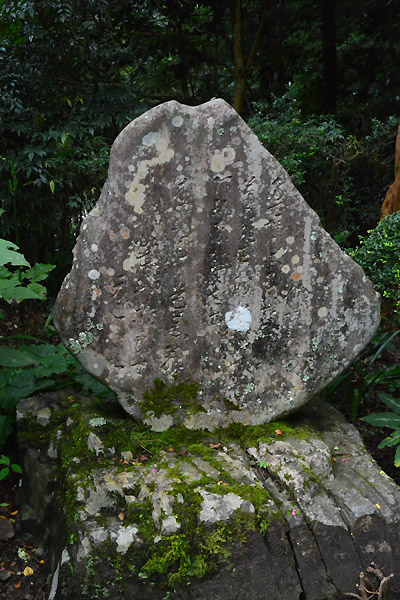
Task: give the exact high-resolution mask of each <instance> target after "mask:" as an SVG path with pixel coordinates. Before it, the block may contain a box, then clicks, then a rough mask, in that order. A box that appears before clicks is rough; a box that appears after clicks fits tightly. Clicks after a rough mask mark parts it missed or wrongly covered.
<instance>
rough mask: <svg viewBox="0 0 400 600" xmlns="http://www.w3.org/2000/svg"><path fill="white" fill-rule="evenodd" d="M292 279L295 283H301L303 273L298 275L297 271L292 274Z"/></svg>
mask: <svg viewBox="0 0 400 600" xmlns="http://www.w3.org/2000/svg"><path fill="white" fill-rule="evenodd" d="M292 279H293V281H300V279H301V273H298V272H297V271H295V272H294V273H292Z"/></svg>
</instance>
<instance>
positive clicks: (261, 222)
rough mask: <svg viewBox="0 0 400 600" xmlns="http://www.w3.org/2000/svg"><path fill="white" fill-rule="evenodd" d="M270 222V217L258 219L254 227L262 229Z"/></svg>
mask: <svg viewBox="0 0 400 600" xmlns="http://www.w3.org/2000/svg"><path fill="white" fill-rule="evenodd" d="M268 224H269V220H268V219H259V220H258V221H255V222H254V223H253V227H255V229H262V228H263V227H266V226H267V225H268Z"/></svg>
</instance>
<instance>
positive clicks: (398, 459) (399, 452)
mask: <svg viewBox="0 0 400 600" xmlns="http://www.w3.org/2000/svg"><path fill="white" fill-rule="evenodd" d="M394 466H395V467H400V446H397V448H396V454H395V455H394Z"/></svg>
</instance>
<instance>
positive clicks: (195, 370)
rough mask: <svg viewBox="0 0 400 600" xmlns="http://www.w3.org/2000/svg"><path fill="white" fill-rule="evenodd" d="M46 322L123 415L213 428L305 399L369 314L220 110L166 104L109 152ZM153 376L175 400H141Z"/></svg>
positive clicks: (286, 190)
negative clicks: (192, 388) (114, 397)
mask: <svg viewBox="0 0 400 600" xmlns="http://www.w3.org/2000/svg"><path fill="white" fill-rule="evenodd" d="M54 318H55V323H56V325H57V327H58V329H59V331H60V333H61V336H62V338H63V339H64V341H65V342H66V345H67V347H68V348H69V349H70V351H71V352H73V353H74V354H76V356H77V358H78V359H79V360H80V361H81V362H82V364H83V365H84V366H85V367H86V369H87V370H88V371H89V372H90V373H92V374H93V375H94V376H95V377H97V378H98V379H100V380H101V381H102V382H104V383H106V384H107V385H109V386H110V387H111V388H112V389H114V390H115V391H116V392H117V393H118V394H119V398H120V402H121V403H122V404H123V406H124V408H125V409H126V410H127V411H128V412H129V413H131V414H133V415H134V416H137V417H139V418H143V419H144V420H145V421H146V422H147V423H149V424H150V425H151V426H152V427H153V428H154V429H159V430H162V429H165V428H166V427H168V426H170V425H172V424H173V423H174V422H175V423H176V422H183V423H184V424H185V425H186V426H187V427H190V428H208V429H214V428H215V427H216V426H224V425H226V424H228V423H229V422H240V423H245V424H258V423H261V422H265V421H269V420H271V419H273V418H275V417H276V416H279V415H285V414H288V413H290V412H293V411H294V410H295V409H296V408H298V407H300V406H301V405H303V404H304V403H305V402H307V401H308V400H309V398H310V397H311V396H312V395H313V394H315V393H316V392H318V391H319V390H321V389H322V388H323V387H325V386H326V385H327V384H328V383H329V382H330V381H331V380H332V379H333V378H334V377H335V376H336V375H337V374H338V373H339V372H340V371H342V370H343V369H344V368H345V367H346V366H347V365H348V364H349V363H350V362H351V361H352V360H353V359H354V358H355V356H356V355H357V354H358V353H359V352H360V350H361V349H362V348H363V347H364V345H365V344H366V343H367V342H368V340H369V339H370V337H371V336H372V335H373V333H374V331H375V329H376V327H377V325H378V322H379V301H378V295H377V294H376V293H375V292H374V290H373V287H372V284H371V283H370V282H369V281H368V280H367V279H366V277H365V275H364V273H363V271H362V269H361V268H360V267H359V266H358V265H356V264H355V263H354V262H353V261H352V260H351V259H350V258H349V257H348V256H347V255H346V254H344V253H343V252H342V251H341V250H340V249H339V247H338V246H337V245H336V244H335V242H334V241H333V240H332V239H331V238H330V236H329V235H328V234H327V233H326V232H325V231H324V230H323V229H322V228H321V225H320V222H319V218H318V217H317V215H316V214H315V213H314V212H313V211H312V210H311V209H310V208H309V207H308V205H307V204H306V203H305V202H304V200H303V199H302V197H301V196H300V194H299V192H298V191H297V190H296V189H295V187H294V186H293V184H292V183H291V181H290V179H289V177H288V175H287V173H286V172H285V171H284V169H283V168H282V167H281V166H280V165H279V163H278V162H277V161H276V160H275V159H274V158H273V157H272V156H271V155H270V154H269V153H268V152H267V150H265V149H264V148H263V147H262V145H261V144H260V142H259V140H258V139H257V137H256V136H255V135H254V134H253V133H252V131H251V130H250V129H249V128H248V127H247V125H246V124H245V123H244V121H243V120H242V119H241V118H240V117H239V116H238V115H237V114H236V112H235V111H234V110H233V109H232V108H231V107H230V106H229V105H228V104H227V103H226V102H224V101H223V100H214V101H211V102H208V103H207V104H203V105H201V106H198V107H189V106H184V105H181V104H178V103H177V102H174V101H171V102H167V103H165V104H162V105H160V106H157V107H156V108H154V109H152V110H150V111H149V112H147V113H146V114H144V115H142V116H141V117H140V118H138V119H136V120H135V121H133V122H132V123H131V124H130V125H128V126H127V127H126V128H125V129H124V130H123V131H122V133H121V134H120V135H119V136H118V138H117V139H116V141H115V143H114V145H113V148H112V151H111V159H110V168H109V174H108V179H107V181H106V184H105V186H104V188H103V191H102V194H101V197H100V200H99V202H98V204H97V205H96V206H95V208H94V209H93V210H92V211H91V212H90V213H89V215H88V216H87V217H86V219H85V220H84V222H83V224H82V227H81V232H80V235H79V238H78V241H77V244H76V247H75V250H74V263H73V267H72V270H71V273H70V274H69V275H68V276H67V278H66V280H65V282H64V284H63V287H62V290H61V292H60V294H59V297H58V299H57V303H56V307H55V314H54ZM156 379H160V380H162V381H163V382H165V383H166V384H169V385H172V384H174V383H175V387H174V388H173V391H174V392H176V394H177V395H176V401H175V402H172V403H171V402H170V403H169V404H168V402H166V401H165V398H166V394H165V390H163V389H162V387H160V385H159V386H158V393H159V396H160V398H161V399H162V398H164V403H162V402H161V401H160V402H157V398H156V396H155V395H154V394H153V400H154V399H155V400H154V401H153V402H150V401H149V396H148V395H147V396H146V398H147V399H144V398H143V393H144V392H145V391H146V390H148V389H149V388H151V387H152V386H153V384H154V381H155V380H156ZM188 381H193V382H195V383H197V384H198V386H199V395H198V398H197V399H196V398H195V395H194V394H193V393H191V394H186V395H185V393H184V391H183V388H182V386H181V387H180V388H178V387H177V385H178V384H179V383H180V382H188Z"/></svg>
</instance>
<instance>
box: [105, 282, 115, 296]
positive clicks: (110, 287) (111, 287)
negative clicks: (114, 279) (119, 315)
mask: <svg viewBox="0 0 400 600" xmlns="http://www.w3.org/2000/svg"><path fill="white" fill-rule="evenodd" d="M104 288H105V289H106V290H107V292H108V293H109V294H111V295H112V296H113V295H114V294H115V292H116V291H117V288H116V287H115V286H114V285H112V284H111V285H105V286H104Z"/></svg>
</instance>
